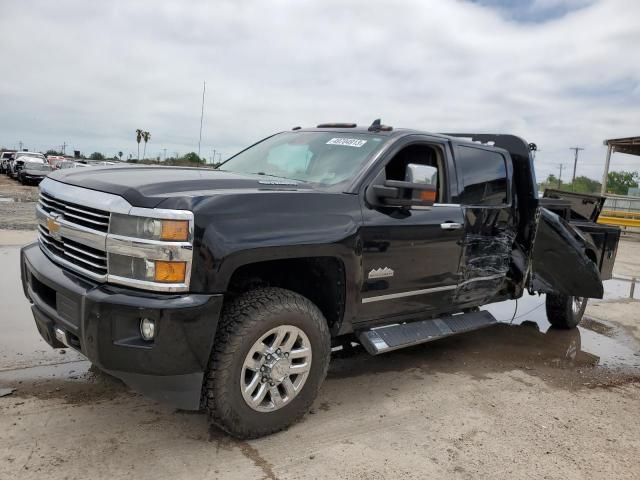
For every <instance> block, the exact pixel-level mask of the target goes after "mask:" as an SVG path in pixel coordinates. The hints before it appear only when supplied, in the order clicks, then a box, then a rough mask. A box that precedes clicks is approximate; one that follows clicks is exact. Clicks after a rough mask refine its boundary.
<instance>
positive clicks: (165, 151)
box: [162, 148, 167, 162]
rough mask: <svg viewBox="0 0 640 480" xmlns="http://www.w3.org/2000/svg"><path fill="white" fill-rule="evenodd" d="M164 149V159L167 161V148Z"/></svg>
mask: <svg viewBox="0 0 640 480" xmlns="http://www.w3.org/2000/svg"><path fill="white" fill-rule="evenodd" d="M162 151H163V152H164V154H163V161H164V162H166V161H167V149H166V148H163V149H162Z"/></svg>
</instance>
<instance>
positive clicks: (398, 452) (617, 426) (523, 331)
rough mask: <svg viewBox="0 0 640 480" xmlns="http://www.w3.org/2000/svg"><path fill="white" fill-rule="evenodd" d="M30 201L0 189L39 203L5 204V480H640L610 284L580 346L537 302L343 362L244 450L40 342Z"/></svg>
mask: <svg viewBox="0 0 640 480" xmlns="http://www.w3.org/2000/svg"><path fill="white" fill-rule="evenodd" d="M8 182H11V184H14V183H15V182H13V181H8ZM34 191H35V189H34V188H33V187H20V186H18V184H15V185H11V187H10V188H9V187H7V181H6V180H5V177H3V176H0V198H2V197H4V198H23V199H29V200H31V203H25V202H20V201H18V202H15V201H14V202H5V201H0V228H3V229H5V230H0V267H1V268H2V273H3V275H2V276H0V304H1V305H2V307H3V314H2V316H1V320H0V325H1V326H2V327H3V333H2V335H0V391H1V390H2V389H3V388H11V389H15V391H13V393H12V394H10V395H8V396H4V397H0V478H2V479H4V478H7V479H8V478H20V479H29V478H37V479H54V478H55V479H57V478H69V479H75V478H83V479H85V478H94V479H97V478H110V479H112V478H136V479H147V478H148V479H158V478H171V479H182V478H185V479H193V478H211V479H216V478H220V479H222V478H224V479H226V478H230V479H253V478H255V479H264V478H266V479H276V478H278V479H296V478H327V479H329V478H331V479H335V478H346V479H383V478H393V479H395V478H415V479H423V478H429V477H433V478H455V479H472V478H473V479H475V478H491V479H495V478H510V479H513V478H523V479H524V478H540V479H543V478H544V479H547V478H562V479H579V478H607V479H612V478H615V479H622V478H629V479H631V478H634V479H637V478H640V460H639V459H638V452H639V451H640V330H639V329H638V325H639V323H640V313H639V312H640V309H639V308H638V307H639V306H640V303H639V302H638V300H632V299H628V298H625V297H628V291H629V284H628V283H625V282H621V281H610V282H607V285H606V290H607V294H606V297H605V299H604V300H597V301H593V302H592V303H591V305H590V306H589V309H588V313H587V315H588V318H587V320H586V321H585V322H584V325H582V326H581V327H580V328H579V329H578V330H575V331H572V332H560V331H554V330H549V329H548V327H549V325H548V323H547V321H546V318H545V314H544V307H543V303H544V301H543V299H542V298H539V297H525V298H523V299H522V300H520V301H519V302H518V303H519V305H518V314H517V315H516V318H515V319H514V321H513V323H512V324H509V321H510V320H511V317H512V316H513V312H514V308H515V302H505V303H502V304H498V305H494V306H492V307H491V308H490V310H491V311H492V312H493V313H494V314H495V315H496V317H497V318H498V319H499V320H502V321H504V323H501V324H499V325H497V326H494V327H492V328H488V329H485V330H482V331H478V332H474V333H469V334H466V335H462V336H457V337H453V338H449V339H445V340H441V341H438V342H434V343H431V344H427V345H423V346H419V347H415V348H412V349H407V350H400V351H397V352H392V353H389V354H386V355H382V356H379V357H370V356H368V355H367V354H366V353H365V352H363V351H362V350H361V349H354V350H353V351H349V352H344V351H340V352H335V354H334V358H333V359H332V364H331V368H330V372H329V377H328V379H327V381H326V382H325V384H324V386H323V388H322V390H321V392H320V397H319V398H318V400H317V402H316V404H315V406H314V408H313V410H312V411H311V412H310V414H309V415H307V416H306V417H305V418H304V419H303V420H302V421H301V422H299V423H298V424H296V425H294V426H293V427H291V428H290V429H289V430H287V431H285V432H282V433H279V434H276V435H273V436H270V437H267V438H264V439H260V440H256V441H250V442H243V441H237V440H234V439H231V438H229V437H228V436H226V435H224V434H222V433H220V432H219V431H217V430H215V429H211V428H210V427H209V426H208V425H207V421H206V416H205V415H204V414H200V413H188V412H181V411H175V410H172V409H170V408H167V407H165V406H163V405H161V404H158V403H155V402H153V401H150V400H148V399H146V398H144V397H142V396H140V395H137V394H135V393H133V392H131V391H129V390H128V389H127V388H126V387H125V386H124V385H123V384H121V383H120V382H118V381H117V380H115V379H113V378H111V377H109V376H107V375H104V374H102V373H101V372H99V371H97V370H95V369H94V368H92V367H91V365H90V364H89V363H88V362H87V361H86V360H84V359H83V357H82V356H80V355H79V354H76V353H75V352H73V351H64V353H61V352H62V351H54V350H51V349H50V348H49V347H48V345H46V344H45V343H44V341H43V340H41V339H40V338H39V336H38V335H37V332H36V329H35V325H34V324H33V320H32V318H31V313H30V310H29V305H28V302H27V301H26V299H24V297H23V294H22V291H21V287H20V284H19V268H18V255H19V248H18V245H21V244H24V243H26V242H28V241H30V240H32V239H33V238H34V237H35V234H34V232H33V231H32V230H30V231H29V230H27V231H20V228H26V227H31V225H32V223H33V221H34V219H33V203H32V201H33V200H34V198H35V196H34V193H33V192H34ZM17 205H21V206H24V207H25V208H24V209H22V208H14V209H12V208H13V207H16V206H17ZM10 215H13V216H12V217H11V216H10ZM7 229H12V231H9V230H7ZM639 246H640V243H634V242H623V244H622V245H621V248H620V252H619V254H618V259H617V264H616V273H620V274H624V275H633V274H636V275H638V274H640V266H639V264H638V259H639V258H640V248H639ZM639 276H640V275H639ZM636 297H640V288H638V289H637V291H636Z"/></svg>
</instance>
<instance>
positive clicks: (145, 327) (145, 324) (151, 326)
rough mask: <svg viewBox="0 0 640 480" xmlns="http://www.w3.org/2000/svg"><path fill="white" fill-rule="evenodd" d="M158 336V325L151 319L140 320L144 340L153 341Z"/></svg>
mask: <svg viewBox="0 0 640 480" xmlns="http://www.w3.org/2000/svg"><path fill="white" fill-rule="evenodd" d="M155 334H156V324H155V322H154V321H153V320H151V319H150V318H143V319H142V320H140V335H142V339H143V340H146V341H150V340H153V337H154V336H155Z"/></svg>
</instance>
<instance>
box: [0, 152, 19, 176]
mask: <svg viewBox="0 0 640 480" xmlns="http://www.w3.org/2000/svg"><path fill="white" fill-rule="evenodd" d="M15 153H16V152H15V150H5V151H4V152H2V153H1V154H0V173H9V164H10V162H11V159H12V158H13V157H14V155H15Z"/></svg>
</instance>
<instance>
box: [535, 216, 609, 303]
mask: <svg viewBox="0 0 640 480" xmlns="http://www.w3.org/2000/svg"><path fill="white" fill-rule="evenodd" d="M595 252H596V248H595V246H594V245H593V244H591V243H590V242H588V240H587V239H586V238H585V237H584V236H583V235H582V234H581V233H580V232H579V231H578V230H577V229H575V228H574V227H573V226H571V225H570V224H569V223H568V222H567V221H566V220H564V219H562V218H560V216H559V215H557V214H555V213H553V212H551V211H549V210H547V209H546V208H541V209H540V217H539V220H538V229H537V232H536V237H535V242H534V246H533V256H532V282H531V288H532V290H534V291H536V292H540V293H562V294H565V295H573V296H576V297H589V298H602V296H603V293H604V289H603V286H602V279H601V278H600V272H599V270H598V266H597V264H596V263H595V261H596V253H595Z"/></svg>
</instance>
